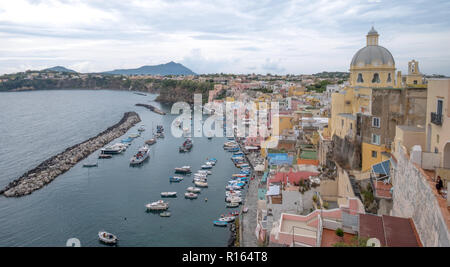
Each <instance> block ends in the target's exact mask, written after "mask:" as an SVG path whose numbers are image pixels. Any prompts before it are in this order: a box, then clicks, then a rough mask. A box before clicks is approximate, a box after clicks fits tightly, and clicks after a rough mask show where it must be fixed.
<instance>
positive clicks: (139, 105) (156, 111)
mask: <svg viewBox="0 0 450 267" xmlns="http://www.w3.org/2000/svg"><path fill="white" fill-rule="evenodd" d="M136 106H138V107H144V108H147V109H150V110H151V111H153V112H155V113H157V114H159V115H166V113H165V112H164V111H162V110H160V109H158V108H156V107H154V106H152V105H147V104H136Z"/></svg>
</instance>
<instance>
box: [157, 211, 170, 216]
mask: <svg viewBox="0 0 450 267" xmlns="http://www.w3.org/2000/svg"><path fill="white" fill-rule="evenodd" d="M170 215H172V214H170V212H168V211H164V212H161V213H160V214H159V216H160V217H170Z"/></svg>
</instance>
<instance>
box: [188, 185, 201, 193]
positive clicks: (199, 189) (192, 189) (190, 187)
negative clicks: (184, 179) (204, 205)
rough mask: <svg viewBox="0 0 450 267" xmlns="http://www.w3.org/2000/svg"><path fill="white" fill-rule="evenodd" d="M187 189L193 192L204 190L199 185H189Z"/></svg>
mask: <svg viewBox="0 0 450 267" xmlns="http://www.w3.org/2000/svg"><path fill="white" fill-rule="evenodd" d="M186 191H188V192H191V193H200V192H201V191H202V189H201V188H198V187H193V186H189V187H188V188H187V189H186Z"/></svg>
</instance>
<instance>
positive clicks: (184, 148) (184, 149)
mask: <svg viewBox="0 0 450 267" xmlns="http://www.w3.org/2000/svg"><path fill="white" fill-rule="evenodd" d="M192 146H193V144H192V140H191V139H189V138H188V139H186V141H184V143H183V144H182V145H181V146H180V149H179V151H180V152H188V151H190V150H191V149H192Z"/></svg>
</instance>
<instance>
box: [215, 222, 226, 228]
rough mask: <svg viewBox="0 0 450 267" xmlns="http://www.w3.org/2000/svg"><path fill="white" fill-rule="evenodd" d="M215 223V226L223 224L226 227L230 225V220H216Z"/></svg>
mask: <svg viewBox="0 0 450 267" xmlns="http://www.w3.org/2000/svg"><path fill="white" fill-rule="evenodd" d="M213 223H214V225H215V226H222V227H225V226H227V225H228V222H223V221H214V222H213Z"/></svg>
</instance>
